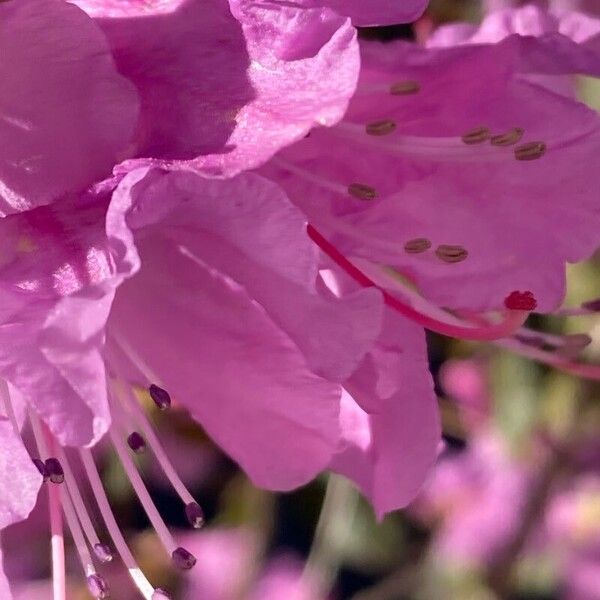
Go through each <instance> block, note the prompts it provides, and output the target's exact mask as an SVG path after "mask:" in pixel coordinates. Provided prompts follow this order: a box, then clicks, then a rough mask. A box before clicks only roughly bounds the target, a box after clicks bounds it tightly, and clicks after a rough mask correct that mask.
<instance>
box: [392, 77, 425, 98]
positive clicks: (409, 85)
mask: <svg viewBox="0 0 600 600" xmlns="http://www.w3.org/2000/svg"><path fill="white" fill-rule="evenodd" d="M420 90H421V84H420V83H419V82H418V81H414V80H412V79H407V80H406V81H397V82H396V83H393V84H392V85H391V86H390V94H391V95H392V96H407V95H408V94H416V93H418V92H419V91H420Z"/></svg>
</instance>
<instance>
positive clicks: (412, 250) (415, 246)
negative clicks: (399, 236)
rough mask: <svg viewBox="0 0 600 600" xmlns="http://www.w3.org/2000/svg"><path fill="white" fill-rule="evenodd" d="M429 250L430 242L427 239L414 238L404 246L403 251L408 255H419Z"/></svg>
mask: <svg viewBox="0 0 600 600" xmlns="http://www.w3.org/2000/svg"><path fill="white" fill-rule="evenodd" d="M429 248H431V242H430V241H429V240H428V239H427V238H415V239H414V240H409V241H408V242H406V244H404V251H405V252H408V254H420V253H421V252H425V251H426V250H429Z"/></svg>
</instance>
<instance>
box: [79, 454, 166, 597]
mask: <svg viewBox="0 0 600 600" xmlns="http://www.w3.org/2000/svg"><path fill="white" fill-rule="evenodd" d="M79 456H80V457H81V461H82V463H83V466H84V469H85V472H86V474H87V477H88V480H89V482H90V485H91V487H92V491H93V493H94V497H95V498H96V502H97V504H98V508H99V509H100V514H101V515H102V519H103V520H104V523H105V525H106V528H107V529H108V533H109V534H110V537H111V538H112V541H113V543H114V545H115V548H116V549H117V552H118V553H119V555H120V556H121V559H122V560H123V563H124V564H125V566H126V567H127V570H128V571H129V575H130V576H131V579H132V580H133V582H134V584H135V585H136V587H137V588H138V590H139V591H140V593H141V594H142V596H143V597H144V599H145V600H156V598H160V597H159V596H157V597H155V596H154V593H155V591H158V590H155V589H154V588H153V587H152V584H151V583H150V582H149V581H148V579H147V578H146V576H145V575H144V573H143V572H142V570H141V569H140V567H139V566H138V564H137V563H136V561H135V558H134V557H133V554H132V553H131V550H130V549H129V547H128V546H127V543H126V542H125V538H124V537H123V534H122V533H121V530H120V529H119V526H118V524H117V521H116V519H115V517H114V515H113V512H112V510H111V508H110V504H109V502H108V498H107V497H106V492H105V491H104V487H103V486H102V481H101V480H100V475H99V474H98V470H97V469H96V465H95V463H94V459H93V457H92V453H91V452H90V451H89V450H88V449H82V450H80V451H79Z"/></svg>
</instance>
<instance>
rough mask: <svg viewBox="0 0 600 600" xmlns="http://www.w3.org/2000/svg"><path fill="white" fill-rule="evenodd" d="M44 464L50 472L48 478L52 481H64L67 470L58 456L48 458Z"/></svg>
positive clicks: (58, 482)
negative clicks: (65, 470)
mask: <svg viewBox="0 0 600 600" xmlns="http://www.w3.org/2000/svg"><path fill="white" fill-rule="evenodd" d="M44 466H45V467H46V473H48V479H49V480H50V482H51V483H56V484H60V483H63V482H64V480H65V472H64V471H63V468H62V465H61V464H60V462H59V460H58V459H57V458H54V457H51V458H47V459H46V462H45V463H44Z"/></svg>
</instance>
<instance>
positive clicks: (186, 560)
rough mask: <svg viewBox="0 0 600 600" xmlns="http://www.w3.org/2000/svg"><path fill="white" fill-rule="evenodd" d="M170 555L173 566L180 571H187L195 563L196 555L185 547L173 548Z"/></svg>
mask: <svg viewBox="0 0 600 600" xmlns="http://www.w3.org/2000/svg"><path fill="white" fill-rule="evenodd" d="M171 556H172V558H173V563H174V564H175V566H176V567H177V568H178V569H181V570H182V571H189V569H191V568H192V567H193V566H194V565H195V564H196V557H195V556H194V555H193V554H191V553H190V552H188V551H187V550H186V549H185V548H181V547H179V548H175V550H173V553H172V555H171Z"/></svg>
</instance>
